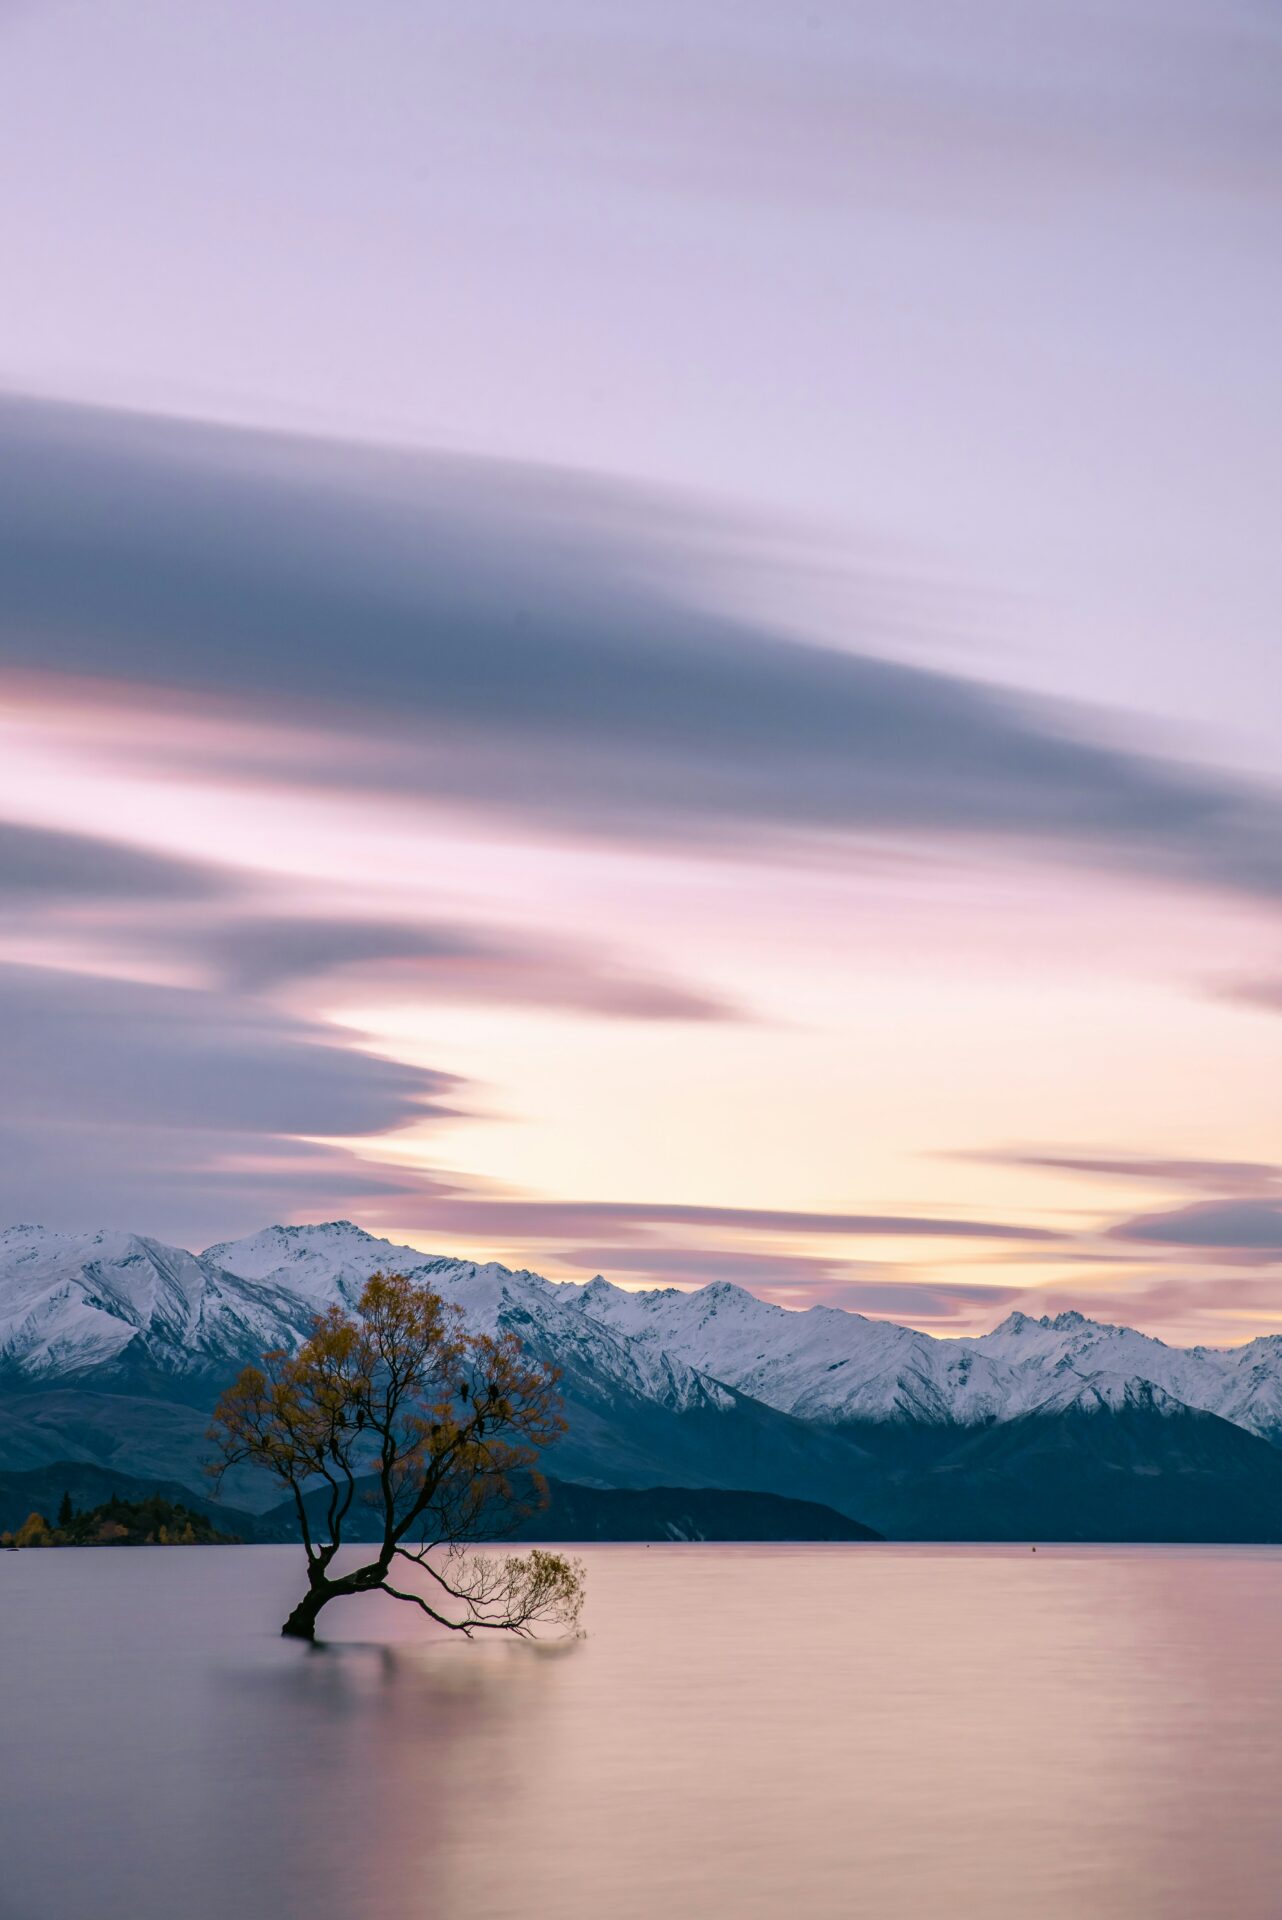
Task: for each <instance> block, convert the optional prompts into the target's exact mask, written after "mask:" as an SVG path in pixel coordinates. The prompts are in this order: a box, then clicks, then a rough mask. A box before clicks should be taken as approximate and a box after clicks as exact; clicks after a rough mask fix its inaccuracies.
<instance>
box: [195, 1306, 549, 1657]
mask: <svg viewBox="0 0 1282 1920" xmlns="http://www.w3.org/2000/svg"><path fill="white" fill-rule="evenodd" d="M556 1382H557V1376H556V1373H555V1372H554V1371H553V1370H552V1369H551V1368H549V1367H546V1366H543V1365H541V1364H539V1363H537V1362H533V1361H531V1360H529V1359H528V1357H527V1356H526V1355H525V1354H524V1353H523V1351H522V1348H521V1344H520V1342H519V1340H518V1339H517V1338H516V1336H515V1335H514V1334H500V1335H498V1336H497V1337H490V1336H489V1335H485V1334H472V1333H468V1332H467V1331H466V1330H465V1328H464V1326H463V1316H462V1313H461V1312H460V1310H459V1309H458V1308H457V1307H454V1306H450V1305H447V1304H446V1302H445V1301H443V1300H442V1299H441V1298H440V1296H439V1294H435V1293H433V1292H432V1291H431V1289H430V1288H428V1287H425V1286H416V1285H414V1283H413V1282H412V1281H410V1280H408V1279H406V1278H405V1276H404V1275H403V1274H396V1273H393V1274H381V1273H376V1274H375V1275H374V1276H373V1278H372V1279H370V1280H369V1281H368V1282H367V1283H366V1285H365V1288H364V1291H363V1292H362V1294H361V1297H360V1300H359V1302H358V1304H357V1307H356V1311H355V1313H354V1314H350V1313H347V1312H345V1311H344V1310H343V1309H342V1308H341V1307H330V1308H329V1310H328V1311H327V1312H325V1313H323V1314H321V1315H319V1316H318V1317H317V1319H316V1320H315V1321H314V1323H313V1328H312V1333H311V1336H310V1338H309V1339H308V1340H306V1341H305V1342H304V1344H303V1345H302V1347H301V1348H300V1349H299V1350H298V1352H297V1353H293V1354H291V1353H286V1352H284V1351H278V1352H272V1353H269V1354H266V1355H265V1356H264V1359H263V1364H262V1366H261V1367H246V1368H245V1370H244V1372H243V1373H242V1374H241V1376H240V1378H239V1380H237V1382H236V1384H235V1385H234V1386H233V1387H230V1388H228V1390H227V1392H226V1393H224V1395H223V1396H222V1399H221V1400H220V1401H219V1403H218V1406H217V1408H216V1410H215V1413H214V1424H213V1427H212V1428H211V1430H210V1438H211V1440H213V1441H214V1442H215V1444H216V1445H217V1447H218V1450H219V1453H220V1455H221V1459H220V1460H219V1461H218V1462H217V1463H216V1464H215V1465H214V1466H213V1467H212V1468H211V1472H212V1473H213V1475H214V1478H215V1479H216V1480H218V1481H221V1479H222V1476H223V1474H224V1473H225V1472H226V1471H227V1469H228V1467H232V1466H236V1465H239V1464H240V1463H241V1462H246V1461H247V1462H249V1463H250V1464H252V1465H255V1466H260V1467H264V1468H266V1469H267V1471H268V1472H269V1473H271V1474H273V1475H274V1476H275V1477H276V1479H277V1480H278V1481H279V1482H280V1484H281V1485H282V1486H283V1487H284V1488H285V1489H286V1491H287V1493H288V1494H289V1496H290V1497H291V1498H292V1500H293V1503H294V1511H295V1512H296V1514H297V1516H298V1524H299V1527H300V1529H301V1531H302V1536H303V1545H304V1546H305V1548H306V1550H307V1592H306V1593H305V1594H304V1596H303V1598H302V1599H301V1600H300V1601H299V1603H298V1605H297V1606H296V1607H295V1608H294V1611H293V1612H292V1613H291V1614H290V1616H289V1618H288V1620H286V1622H285V1624H284V1626H283V1627H282V1628H281V1632H282V1633H285V1634H291V1635H294V1636H296V1637H297V1638H299V1639H302V1640H313V1639H315V1637H316V1620H317V1617H318V1615H319V1614H320V1612H321V1609H322V1608H323V1607H327V1606H328V1605H329V1603H330V1601H331V1600H337V1599H338V1598H340V1596H342V1595H344V1594H349V1593H370V1592H373V1591H375V1590H378V1589H381V1590H382V1591H383V1592H384V1593H390V1594H391V1595H392V1597H393V1598H394V1599H396V1600H405V1601H408V1602H409V1603H410V1604H411V1605H413V1606H416V1607H421V1608H422V1610H423V1612H424V1613H426V1614H428V1615H430V1616H431V1618H432V1619H433V1620H436V1621H438V1622H439V1623H440V1624H441V1625H442V1626H444V1627H450V1628H453V1629H454V1630H455V1631H457V1632H459V1633H464V1634H468V1635H471V1634H473V1633H475V1632H476V1631H477V1630H478V1629H481V1628H487V1629H495V1630H499V1631H506V1632H509V1633H519V1634H526V1635H528V1634H529V1633H530V1631H531V1629H532V1627H533V1626H534V1624H535V1623H536V1622H539V1621H552V1622H557V1623H559V1624H561V1625H563V1626H566V1627H570V1628H572V1627H574V1626H575V1625H576V1624H577V1622H578V1618H579V1612H580V1609H581V1607H582V1604H583V1580H582V1569H581V1567H580V1565H579V1563H578V1562H577V1561H573V1560H569V1559H567V1558H565V1556H564V1555H562V1554H559V1553H549V1552H547V1551H545V1550H543V1549H540V1548H537V1547H536V1548H534V1549H533V1550H532V1551H531V1552H530V1553H528V1554H526V1555H517V1554H503V1555H493V1554H488V1553H477V1552H474V1551H473V1552H469V1551H467V1548H468V1544H469V1543H470V1542H474V1541H478V1540H483V1539H487V1538H489V1539H493V1538H494V1537H495V1535H496V1534H501V1533H504V1532H507V1531H509V1530H510V1529H511V1527H512V1526H513V1525H514V1523H515V1521H516V1520H517V1519H519V1518H521V1517H522V1516H523V1515H524V1514H526V1513H528V1512H530V1511H531V1509H532V1508H534V1507H536V1506H538V1505H540V1504H541V1503H542V1501H543V1500H544V1498H545V1497H546V1486H545V1483H544V1482H543V1480H542V1478H541V1476H540V1475H539V1474H538V1473H536V1472H535V1471H534V1463H535V1461H536V1459H537V1456H538V1453H539V1450H540V1449H541V1448H542V1447H545V1446H547V1444H548V1443H549V1441H552V1440H555V1439H556V1438H557V1436H558V1435H559V1434H561V1433H563V1432H564V1431H565V1422H564V1420H563V1419H562V1418H561V1403H560V1400H559V1398H558V1396H557V1392H556ZM362 1509H363V1510H364V1512H365V1513H366V1514H369V1513H370V1512H371V1509H372V1518H373V1523H374V1531H375V1534H376V1536H377V1544H376V1549H375V1551H374V1554H373V1557H372V1558H371V1559H370V1560H369V1561H367V1562H366V1564H365V1565H364V1566H360V1567H356V1568H354V1569H352V1570H351V1571H350V1572H346V1573H336V1572H334V1571H333V1565H334V1559H335V1556H336V1555H337V1553H338V1550H339V1548H340V1547H341V1546H342V1544H343V1537H344V1531H345V1530H346V1531H347V1534H348V1536H349V1538H350V1536H351V1534H352V1532H353V1531H354V1530H355V1527H356V1521H357V1519H358V1517H359V1515H360V1514H361V1511H362ZM362 1530H363V1531H365V1532H366V1535H367V1537H368V1529H362ZM405 1563H410V1564H412V1565H414V1566H416V1567H419V1568H421V1569H422V1570H423V1571H424V1572H425V1573H426V1574H427V1576H428V1579H429V1582H430V1583H431V1584H430V1585H429V1588H428V1597H424V1595H423V1594H422V1593H417V1592H407V1591H405V1589H403V1588H401V1587H397V1586H395V1585H393V1583H392V1576H393V1573H394V1572H395V1571H396V1570H397V1569H398V1568H399V1567H401V1566H403V1565H404V1564H405Z"/></svg>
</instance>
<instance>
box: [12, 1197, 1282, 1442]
mask: <svg viewBox="0 0 1282 1920" xmlns="http://www.w3.org/2000/svg"><path fill="white" fill-rule="evenodd" d="M379 1268H382V1269H383V1270H385V1271H398V1272H404V1273H409V1274H412V1275H413V1276H414V1278H416V1279H419V1280H425V1281H428V1282H430V1283H431V1284H432V1285H433V1286H435V1287H436V1288H437V1289H438V1290H439V1291H440V1292H441V1293H442V1294H444V1295H445V1297H446V1298H448V1299H451V1300H454V1301H456V1302H457V1303H458V1304H459V1305H460V1306H461V1307H462V1308H463V1310H464V1313H465V1315H466V1318H467V1321H468V1324H469V1325H471V1326H473V1327H474V1328H477V1329H486V1330H488V1329H493V1328H496V1327H503V1328H512V1329H515V1330H516V1331H518V1332H520V1333H521V1335H522V1337H523V1338H524V1339H525V1340H526V1341H527V1342H528V1343H529V1344H530V1345H531V1346H532V1347H534V1348H535V1349H536V1350H537V1351H538V1352H539V1353H541V1354H542V1355H544V1356H546V1357H547V1358H549V1359H552V1360H554V1361H555V1362H556V1363H557V1364H558V1365H559V1366H561V1367H562V1368H563V1370H564V1371H565V1373H566V1375H567V1378H568V1379H570V1380H571V1381H572V1382H573V1383H574V1385H575V1388H576V1390H577V1391H578V1392H580V1393H584V1394H590V1393H591V1392H592V1391H596V1392H597V1393H616V1394H617V1393H622V1394H626V1395H627V1396H629V1397H630V1398H631V1399H633V1400H636V1401H638V1402H649V1403H651V1404H654V1405H656V1406H662V1407H665V1408H668V1409H671V1410H683V1409H688V1408H692V1407H716V1406H721V1407H723V1408H724V1407H725V1406H727V1405H729V1403H730V1401H731V1399H732V1398H734V1399H736V1400H744V1399H747V1400H751V1401H753V1402H756V1403H758V1404H760V1405H762V1406H764V1407H767V1408H771V1409H774V1410H775V1411H776V1412H778V1413H781V1414H786V1415H788V1416H789V1417H790V1418H792V1419H793V1420H798V1421H802V1422H805V1423H806V1424H808V1425H811V1426H825V1427H832V1428H837V1429H840V1430H856V1429H862V1428H867V1427H872V1426H877V1425H883V1424H886V1423H900V1424H902V1423H906V1422H911V1423H913V1424H914V1425H917V1426H935V1427H958V1426H961V1427H980V1426H987V1425H990V1424H992V1423H995V1422H1002V1421H1008V1420H1013V1419H1017V1418H1019V1417H1020V1416H1022V1415H1024V1414H1028V1413H1034V1412H1038V1411H1046V1412H1054V1411H1058V1410H1061V1409H1063V1408H1064V1407H1066V1406H1067V1405H1069V1404H1070V1403H1075V1404H1079V1405H1086V1404H1093V1403H1098V1404H1102V1405H1115V1404H1117V1402H1118V1396H1119V1395H1120V1394H1123V1393H1124V1392H1125V1391H1127V1390H1128V1383H1129V1384H1130V1387H1131V1388H1133V1386H1134V1383H1147V1384H1148V1385H1149V1386H1151V1387H1152V1388H1154V1389H1156V1390H1158V1391H1159V1392H1160V1394H1161V1395H1162V1396H1164V1397H1165V1398H1169V1400H1170V1401H1172V1402H1173V1403H1176V1404H1179V1405H1182V1406H1185V1407H1191V1408H1194V1409H1196V1410H1198V1411H1204V1412H1209V1413H1214V1414H1217V1415H1218V1416H1219V1417H1220V1418H1221V1419H1224V1420H1228V1421H1230V1422H1232V1423H1233V1424H1234V1425H1237V1426H1240V1427H1243V1428H1245V1429H1246V1430H1247V1431H1249V1432H1252V1433H1256V1434H1259V1435H1261V1436H1262V1437H1264V1438H1267V1439H1270V1440H1272V1441H1275V1442H1279V1441H1282V1337H1279V1336H1276V1335H1273V1336H1267V1337H1264V1338H1261V1339H1258V1340H1253V1341H1251V1342H1250V1343H1249V1344H1248V1345H1245V1346H1242V1347H1235V1348H1226V1349H1219V1348H1210V1347H1193V1348H1179V1347H1170V1346H1167V1345H1166V1344H1165V1343H1164V1342H1162V1341H1160V1340H1155V1339H1152V1338H1150V1337H1149V1336H1148V1335H1145V1334H1141V1333H1137V1332H1136V1331H1135V1330H1134V1329H1133V1328H1130V1327H1114V1326H1105V1325H1101V1324H1100V1323H1098V1322H1096V1321H1093V1320H1088V1319H1086V1318H1084V1317H1083V1315H1081V1314H1079V1313H1061V1314H1058V1315H1057V1316H1055V1317H1054V1318H1053V1319H1052V1318H1050V1317H1043V1318H1042V1319H1034V1318H1032V1317H1030V1316H1029V1315H1027V1314H1022V1313H1012V1314H1011V1315H1010V1316H1009V1317H1008V1318H1007V1319H1006V1320H1004V1321H1003V1322H1002V1324H1001V1325H1000V1326H999V1327H997V1328H996V1329H995V1330H994V1331H993V1332H992V1333H988V1334H984V1335H981V1336H979V1337H976V1338H961V1339H958V1338H953V1339H936V1338H933V1337H932V1336H931V1335H929V1334H925V1333H919V1332H916V1331H914V1330H913V1329H911V1328H908V1327H901V1326H896V1325H894V1324H893V1323H891V1322H889V1321H883V1320H869V1319H865V1318H864V1317H863V1316H862V1315H861V1314H857V1313H847V1312H844V1311H842V1310H841V1309H839V1308H835V1307H812V1308H810V1309H809V1310H808V1311H805V1312H796V1311H792V1310H789V1309H787V1308H784V1307H778V1306H773V1305H771V1304H770V1303H769V1302H767V1301H763V1300H759V1299H757V1298H756V1296H755V1295H753V1294H750V1293H748V1292H746V1291H745V1290H744V1289H743V1288H741V1287H736V1286H732V1285H730V1284H729V1283H728V1282H724V1281H718V1282H716V1283H714V1284H713V1285H711V1286H707V1287H703V1288H701V1289H699V1290H698V1291H697V1292H693V1293H683V1292H680V1291H678V1290H677V1289H676V1288H672V1287H668V1288H660V1289H655V1290H651V1291H646V1292H629V1291H627V1290H625V1289H623V1288H620V1287H616V1286H612V1285H611V1284H610V1283H609V1282H608V1281H607V1280H604V1279H601V1278H597V1279H595V1280H593V1281H591V1282H589V1283H588V1284H587V1285H585V1286H580V1285H576V1284H570V1283H557V1282H552V1281H549V1280H546V1279H544V1278H543V1277H542V1276H541V1275H539V1274H537V1273H532V1272H530V1271H528V1270H516V1271H513V1270H511V1269H509V1268H507V1267H503V1266H500V1265H498V1264H497V1263H494V1262H491V1263H489V1264H486V1265H478V1264H476V1263H475V1262H472V1261H467V1260H457V1259H451V1258H443V1257H434V1256H431V1255H428V1254H425V1253H423V1252H421V1251H420V1250H418V1249H417V1248H414V1247H405V1246H395V1245H393V1244H391V1243H390V1242H389V1241H386V1240H380V1239H378V1238H377V1237H376V1236H374V1235H373V1234H369V1233H366V1232H365V1231H364V1230H363V1229H362V1228H360V1227H358V1226H355V1225H354V1224H353V1223H352V1222H351V1221H346V1220H342V1221H331V1222H329V1223H328V1224H326V1225H323V1226H304V1227H268V1228H265V1229H264V1230H263V1231H262V1232H261V1233H256V1234H251V1235H249V1236H248V1237H246V1238H244V1239H241V1240H231V1241H224V1242H221V1243H219V1244H218V1245H216V1246H212V1247H208V1248H206V1249H205V1251H204V1252H203V1253H202V1254H191V1253H187V1252H185V1251H184V1250H182V1249H181V1248H177V1247H166V1246H164V1245H162V1244H161V1243H160V1242H159V1241H156V1240H151V1239H147V1238H145V1237H140V1236H136V1235H131V1234H123V1233H99V1234H92V1235H74V1234H58V1233H51V1232H48V1231H46V1230H44V1229H41V1228H37V1227H12V1228H9V1229H8V1230H7V1231H4V1232H0V1368H3V1369H7V1370H8V1371H9V1373H10V1374H13V1373H17V1374H19V1375H21V1376H23V1377H24V1378H26V1379H29V1380H37V1379H38V1380H41V1381H44V1382H50V1381H54V1380H59V1379H69V1378H74V1379H77V1380H79V1381H82V1382H83V1381H87V1380H92V1381H94V1383H95V1384H97V1382H98V1380H99V1379H103V1380H105V1379H108V1378H110V1376H111V1375H112V1374H114V1373H119V1372H121V1371H122V1370H123V1371H125V1372H131V1371H134V1370H137V1369H139V1368H146V1369H149V1370H151V1371H153V1372H155V1373H158V1374H161V1375H166V1374H168V1375H174V1376H182V1375H191V1374H193V1373H202V1372H209V1371H224V1372H225V1371H226V1369H227V1367H228V1365H229V1364H230V1363H232V1362H235V1361H238V1360H241V1359H245V1358H250V1357H254V1356H256V1355H258V1354H260V1353H262V1352H263V1350H264V1349H265V1348H266V1347H269V1346H274V1345H289V1344H291V1343H293V1342H295V1341H297V1340H298V1339H300V1338H301V1337H302V1336H303V1334H304V1333H305V1332H306V1329H307V1327H308V1325H309V1322H310V1318H311V1316H312V1315H313V1314H314V1313H316V1312H317V1311H319V1310H320V1309H321V1308H323V1307H325V1306H328V1305H329V1304H331V1303H332V1302H340V1303H343V1304H351V1303H352V1302H353V1301H354V1300H355V1299H356V1297H357V1295H358V1294H359V1292H360V1289H361V1287H362V1286H363V1285H364V1283H365V1281H366V1280H367V1279H368V1278H369V1275H370V1274H371V1273H372V1272H374V1271H375V1270H376V1269H379ZM1085 1388H1089V1389H1090V1390H1091V1392H1090V1393H1088V1394H1086V1395H1085V1397H1083V1389H1085ZM1092 1396H1093V1399H1092Z"/></svg>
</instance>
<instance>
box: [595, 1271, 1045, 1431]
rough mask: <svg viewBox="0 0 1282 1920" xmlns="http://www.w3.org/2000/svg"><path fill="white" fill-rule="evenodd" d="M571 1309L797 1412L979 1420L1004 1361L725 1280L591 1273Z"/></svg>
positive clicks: (996, 1397)
mask: <svg viewBox="0 0 1282 1920" xmlns="http://www.w3.org/2000/svg"><path fill="white" fill-rule="evenodd" d="M581 1311H583V1312H584V1313H586V1314H589V1315H591V1316H592V1317H593V1318H594V1319H599V1320H602V1321H604V1322H605V1323H606V1324H607V1325H609V1326H611V1327H614V1328H616V1329H617V1330H618V1331H619V1332H620V1333H624V1334H626V1335H627V1336H628V1338H629V1339H631V1340H633V1341H634V1342H636V1343H638V1344H639V1345H642V1346H647V1347H651V1348H653V1349H655V1350H660V1351H663V1352H666V1353H669V1354H672V1355H674V1356H676V1357H679V1358H680V1359H682V1360H684V1361H685V1362H686V1364H687V1365H688V1366H692V1367H694V1368H696V1369H697V1370H698V1371H699V1372H701V1373H706V1374H709V1375H711V1376H712V1377H713V1378H714V1379H717V1380H724V1381H725V1382H726V1383H727V1384H728V1385H730V1386H733V1387H737V1388H738V1389H739V1391H740V1392H741V1393H747V1394H751V1395H752V1397H753V1398H754V1399H756V1400H763V1401H765V1403H766V1404H767V1406H771V1407H776V1408H778V1409H779V1411H780V1412H783V1413H791V1414H793V1415H795V1416H797V1417H798V1418H800V1419H804V1420H823V1421H828V1422H837V1421H859V1420H892V1419H913V1420H924V1421H931V1422H937V1421H945V1420H961V1421H964V1422H970V1421H978V1420H986V1419H991V1418H994V1417H995V1416H997V1415H998V1414H999V1413H1000V1412H1001V1410H1002V1407H1003V1405H1004V1402H1005V1399H1006V1397H1007V1393H1008V1391H1009V1384H1008V1380H1007V1376H1006V1371H1005V1369H1003V1368H1001V1367H1000V1366H998V1365H996V1364H994V1363H993V1362H992V1361H989V1360H987V1359H985V1358H984V1357H983V1356H976V1355H975V1354H974V1353H972V1352H971V1351H970V1350H969V1349H968V1348H966V1347H964V1346H962V1345H960V1344H959V1343H958V1342H956V1341H951V1340H933V1339H932V1338H931V1337H930V1335H929V1334H925V1333H916V1332H914V1331H913V1330H912V1329H911V1328H909V1327H899V1326H895V1325H894V1324H893V1323H892V1322H890V1321H888V1320H866V1319H864V1317H863V1316H862V1314H858V1313H845V1312H843V1311H842V1310H841V1309H840V1308H838V1307H811V1308H810V1309H809V1310H808V1311H806V1312H803V1313H797V1312H793V1311H791V1310H790V1309H788V1308H786V1307H776V1306H772V1305H771V1304H770V1303H769V1302H768V1301H765V1300H758V1299H757V1298H756V1296H755V1295H754V1294H751V1293H746V1292H745V1291H744V1290H743V1288H742V1287H736V1286H732V1285H731V1284H730V1283H729V1282H728V1281H715V1282H714V1283H713V1284H712V1285H711V1286H707V1287H702V1288H700V1290H699V1291H698V1292H697V1293H681V1292H679V1291H678V1290H677V1289H676V1288H675V1287H665V1288H662V1289H660V1290H656V1291H654V1292H647V1293H627V1292H624V1291H623V1290H622V1289H620V1288H618V1287H612V1286H611V1285H610V1284H609V1282H608V1281H606V1280H603V1279H599V1278H598V1279H596V1280H593V1281H591V1282H590V1283H589V1284H588V1285H587V1286H586V1287H584V1288H583V1289H582V1295H581Z"/></svg>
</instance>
